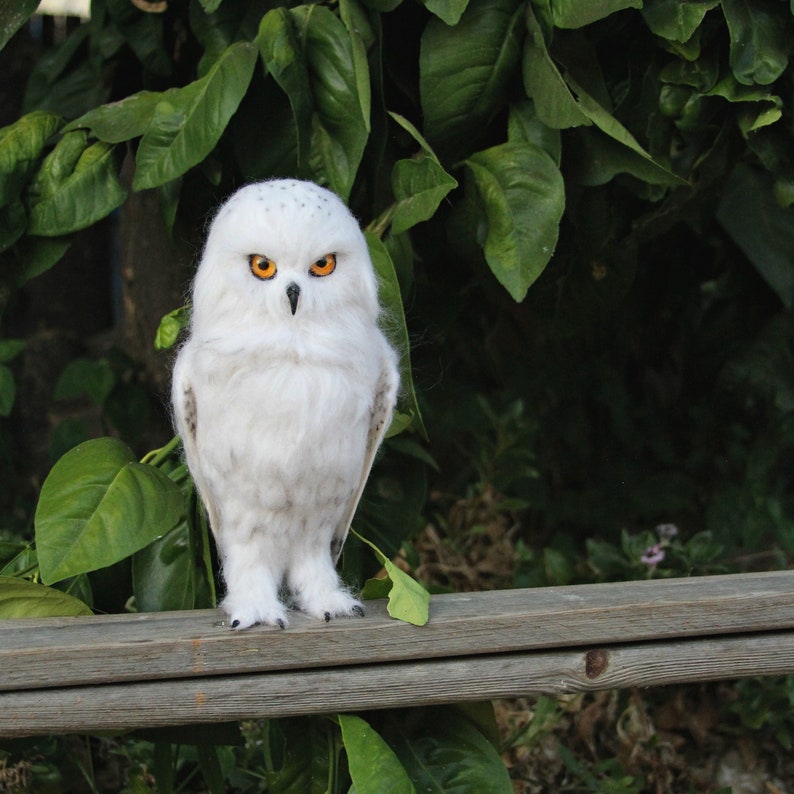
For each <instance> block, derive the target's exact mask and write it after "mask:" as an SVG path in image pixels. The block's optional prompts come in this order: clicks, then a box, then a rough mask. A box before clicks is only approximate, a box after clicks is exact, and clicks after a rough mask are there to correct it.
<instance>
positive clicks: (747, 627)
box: [0, 571, 794, 691]
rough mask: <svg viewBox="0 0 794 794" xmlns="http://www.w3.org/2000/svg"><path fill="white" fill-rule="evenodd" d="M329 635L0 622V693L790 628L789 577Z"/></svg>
mask: <svg viewBox="0 0 794 794" xmlns="http://www.w3.org/2000/svg"><path fill="white" fill-rule="evenodd" d="M366 608H367V615H366V617H364V618H352V619H343V620H335V621H332V622H331V623H329V624H324V623H318V622H316V621H311V620H309V619H307V618H305V617H304V616H301V615H294V616H293V617H292V623H291V625H290V626H289V628H287V629H286V630H285V631H282V630H280V629H274V628H269V627H255V628H253V629H250V630H246V631H243V632H234V631H231V630H230V629H229V628H228V626H227V625H226V624H225V623H224V621H223V616H222V615H221V613H220V612H218V611H215V610H203V611H195V612H170V613H169V612H164V613H156V614H142V615H109V616H97V617H89V618H49V619H46V620H7V621H0V691H2V690H16V689H32V688H35V687H62V686H78V685H83V684H101V683H108V682H114V683H117V682H122V681H144V680H157V679H171V678H180V677H196V676H207V675H230V674H247V673H252V672H260V671H268V670H274V671H275V670H291V669H303V668H310V667H323V668H325V667H332V666H345V667H347V666H350V665H368V664H372V663H374V662H398V661H410V660H420V659H440V658H448V657H459V656H480V655H484V654H500V653H502V654H503V653H514V652H523V651H535V650H540V649H544V648H555V649H556V648H566V647H571V646H591V645H603V644H612V643H626V642H636V641H646V640H657V639H663V638H683V637H701V636H714V635H723V634H735V633H742V632H757V631H770V630H779V629H786V628H791V627H794V571H782V572H771V573H758V574H742V575H733V576H710V577H699V578H689V579H668V580H660V581H645V582H622V583H615V584H597V585H577V586H572V587H549V588H538V589H527V590H507V591H495V592H484V593H460V594H450V595H440V596H434V597H433V599H432V600H431V613H430V614H431V619H430V622H429V623H428V624H427V625H426V626H423V627H421V628H417V627H415V626H410V625H408V624H405V623H399V622H397V621H394V620H393V619H391V618H390V617H389V616H388V615H387V613H386V610H385V605H384V603H383V602H370V603H368V604H367V607H366Z"/></svg>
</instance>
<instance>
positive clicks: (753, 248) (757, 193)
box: [717, 165, 794, 310]
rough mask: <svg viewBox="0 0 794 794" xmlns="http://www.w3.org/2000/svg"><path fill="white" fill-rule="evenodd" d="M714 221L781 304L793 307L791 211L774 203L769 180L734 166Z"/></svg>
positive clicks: (793, 227) (793, 221)
mask: <svg viewBox="0 0 794 794" xmlns="http://www.w3.org/2000/svg"><path fill="white" fill-rule="evenodd" d="M717 220H718V221H719V222H720V223H721V224H722V226H723V228H724V229H725V231H726V232H728V234H729V235H730V236H731V237H732V238H733V240H734V241H735V242H736V244H737V245H738V246H739V248H741V249H742V251H744V253H745V255H746V256H747V258H748V259H749V260H750V261H751V262H752V263H753V266H754V267H755V268H756V270H757V271H758V272H759V273H760V274H761V276H762V277H763V278H764V280H765V281H766V282H767V284H769V286H770V287H771V288H772V289H773V290H774V291H775V292H776V293H777V296H778V297H779V298H780V300H781V302H782V303H783V305H784V306H785V307H786V308H787V309H789V310H791V309H792V308H794V268H792V266H791V263H792V262H794V209H791V208H783V207H781V206H780V205H779V204H778V203H777V202H776V201H775V197H774V193H773V187H772V177H771V176H769V175H768V174H766V173H765V172H760V171H756V170H753V169H752V168H751V167H750V166H747V165H738V166H736V168H734V170H733V173H732V174H731V176H730V178H729V179H728V182H727V184H726V185H725V187H724V189H723V194H722V200H721V202H720V205H719V207H718V208H717Z"/></svg>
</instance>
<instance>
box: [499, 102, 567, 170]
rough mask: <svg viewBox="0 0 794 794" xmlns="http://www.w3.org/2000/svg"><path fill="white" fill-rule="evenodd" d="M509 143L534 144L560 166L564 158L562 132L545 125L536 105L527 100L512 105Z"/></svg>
mask: <svg viewBox="0 0 794 794" xmlns="http://www.w3.org/2000/svg"><path fill="white" fill-rule="evenodd" d="M507 140H508V142H509V143H533V144H535V146H539V147H540V148H541V149H543V151H545V152H546V153H547V154H548V155H549V157H551V159H552V160H554V162H555V163H556V164H557V165H559V164H560V161H561V158H562V138H561V135H560V131H559V130H557V129H553V128H552V127H549V126H547V125H546V124H544V123H543V122H542V121H541V120H540V118H538V113H537V111H536V110H535V103H534V102H533V101H532V100H531V99H525V100H523V101H521V102H516V103H515V104H513V105H510V114H509V116H508V118H507Z"/></svg>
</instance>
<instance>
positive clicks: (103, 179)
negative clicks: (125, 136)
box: [28, 130, 127, 237]
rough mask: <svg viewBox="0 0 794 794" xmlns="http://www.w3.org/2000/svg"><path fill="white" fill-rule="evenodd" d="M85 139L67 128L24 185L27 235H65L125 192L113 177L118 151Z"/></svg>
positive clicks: (98, 216)
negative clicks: (26, 205) (28, 201)
mask: <svg viewBox="0 0 794 794" xmlns="http://www.w3.org/2000/svg"><path fill="white" fill-rule="evenodd" d="M86 144H87V136H86V133H85V132H84V131H82V130H78V131H74V132H67V133H66V134H65V135H64V136H63V137H62V138H61V140H60V141H59V142H58V145H57V146H56V147H55V149H54V150H53V151H52V152H51V153H50V154H49V155H47V157H46V158H45V160H44V162H43V163H42V165H41V168H40V169H39V171H38V173H37V174H36V176H35V177H34V180H33V182H32V183H31V186H30V190H29V200H30V203H31V208H30V222H29V225H28V232H29V233H30V234H35V235H42V236H44V237H58V236H62V235H65V234H71V233H72V232H75V231H78V230H79V229H85V228H86V227H88V226H91V225H93V224H94V223H96V222H97V221H98V220H101V219H102V218H104V217H105V216H106V215H109V214H110V213H111V212H113V210H114V209H116V208H117V207H119V206H120V205H121V204H122V203H123V202H124V199H125V198H126V197H127V191H126V190H124V188H123V187H122V186H121V183H120V182H119V179H118V172H119V169H120V166H121V162H120V152H118V151H117V150H116V148H115V147H114V146H112V145H111V144H108V143H104V142H103V141H98V142H97V143H94V144H92V145H91V146H86Z"/></svg>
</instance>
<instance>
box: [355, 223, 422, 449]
mask: <svg viewBox="0 0 794 794" xmlns="http://www.w3.org/2000/svg"><path fill="white" fill-rule="evenodd" d="M364 236H365V237H366V239H367V246H368V247H369V255H370V257H371V258H372V264H373V266H374V267H375V273H376V274H377V276H378V298H379V299H380V304H381V306H383V309H384V312H383V320H384V321H383V332H384V334H386V336H387V337H388V339H389V341H390V342H391V344H392V346H393V347H394V349H395V350H396V351H397V354H398V355H399V357H400V398H399V403H398V407H399V408H400V410H401V411H402V412H403V413H404V414H407V415H408V417H410V422H409V424H410V426H411V427H412V428H413V429H414V430H416V431H417V432H418V433H420V434H421V435H423V436H424V437H425V438H426V437H427V432H426V431H425V427H424V424H423V423H422V414H421V413H420V411H419V404H418V403H417V401H416V393H415V392H414V384H413V377H412V375H411V344H410V341H409V339H408V328H407V327H406V325H405V313H404V312H403V303H402V298H401V296H400V284H399V282H398V281H397V274H396V273H395V271H394V264H393V263H392V260H391V256H390V255H389V252H388V251H387V250H386V246H385V245H384V244H383V242H382V241H381V240H380V239H379V238H378V237H376V236H375V235H374V234H372V233H371V232H366V233H365V235H364ZM395 418H396V419H397V418H398V417H395Z"/></svg>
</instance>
